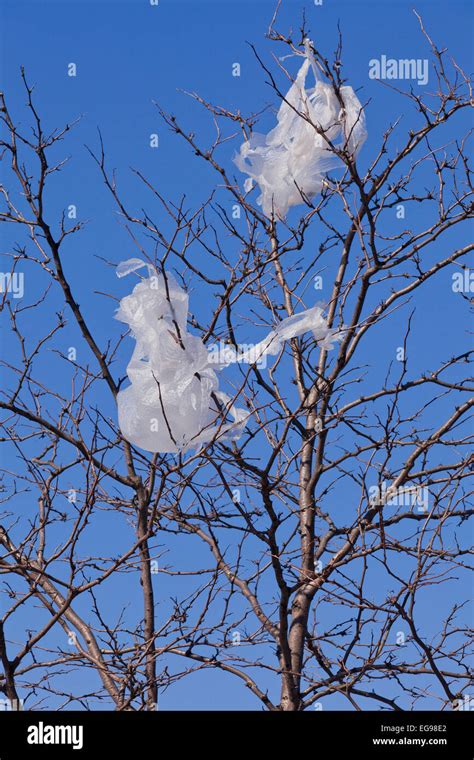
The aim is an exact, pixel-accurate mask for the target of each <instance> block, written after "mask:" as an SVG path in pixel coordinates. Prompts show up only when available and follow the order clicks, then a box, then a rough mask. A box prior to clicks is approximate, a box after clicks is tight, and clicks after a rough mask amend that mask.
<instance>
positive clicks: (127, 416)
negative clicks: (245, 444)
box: [116, 259, 340, 453]
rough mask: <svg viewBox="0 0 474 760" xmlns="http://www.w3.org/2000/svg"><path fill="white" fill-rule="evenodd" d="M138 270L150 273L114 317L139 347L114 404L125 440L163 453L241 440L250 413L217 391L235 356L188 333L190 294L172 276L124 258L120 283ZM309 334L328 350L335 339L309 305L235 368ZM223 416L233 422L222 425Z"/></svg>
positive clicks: (317, 310) (317, 311)
mask: <svg viewBox="0 0 474 760" xmlns="http://www.w3.org/2000/svg"><path fill="white" fill-rule="evenodd" d="M143 266H148V277H145V278H143V279H141V280H140V282H139V283H138V284H137V285H135V287H134V289H133V291H132V293H130V294H129V295H127V296H125V297H124V298H122V300H121V301H120V306H119V309H118V311H117V314H116V318H117V319H119V320H120V321H122V322H125V323H126V324H127V325H129V327H130V330H131V333H132V336H133V337H134V338H135V341H136V345H135V349H134V351H133V354H132V358H131V360H130V362H129V364H128V367H127V375H128V378H129V380H130V383H131V384H130V385H129V386H128V387H127V388H125V389H124V390H120V391H119V393H118V397H117V404H118V419H119V426H120V430H121V431H122V434H123V436H124V438H125V439H126V440H128V441H129V442H130V443H132V444H134V445H135V446H139V447H140V448H142V449H145V450H146V451H152V452H160V453H176V452H181V451H186V450H189V449H197V448H199V447H200V446H201V445H202V444H205V443H209V442H210V441H213V440H219V441H223V440H232V439H234V440H235V439H237V438H239V436H240V435H241V434H242V432H243V429H244V427H245V425H246V424H247V422H248V419H249V416H250V413H249V412H248V411H247V410H245V409H241V408H238V407H236V406H235V405H234V404H233V401H232V399H231V398H230V397H229V396H228V395H227V394H225V393H223V392H222V391H220V390H219V381H218V376H217V372H218V371H220V370H222V369H223V368H224V367H226V366H228V365H229V364H231V363H232V362H233V361H236V360H237V359H236V357H235V356H232V354H230V355H229V352H228V351H222V352H220V351H216V350H215V347H210V348H209V349H208V348H207V347H206V346H205V345H204V343H203V341H202V340H201V339H200V338H199V337H197V336H196V335H192V334H191V333H190V332H188V329H187V321H188V295H187V293H186V292H185V291H184V290H183V289H182V288H180V287H179V285H178V283H177V282H176V280H175V278H174V277H173V275H172V274H171V273H163V274H160V273H158V272H157V271H156V270H155V269H154V268H153V267H152V266H150V265H145V263H144V262H143V261H141V260H140V259H129V260H128V261H124V262H122V263H121V264H120V265H119V266H118V268H117V275H118V276H119V277H124V276H125V275H127V274H129V273H130V272H134V271H136V270H137V269H140V268H141V267H143ZM309 330H311V331H312V332H313V334H314V336H315V338H316V340H317V341H318V342H319V345H320V346H321V347H323V348H325V349H330V348H332V343H333V341H335V340H338V339H339V338H340V334H339V333H337V332H336V331H335V330H331V329H330V328H329V327H328V325H327V322H326V320H325V319H324V317H323V308H322V307H321V306H314V307H312V308H311V309H307V310H305V311H303V312H301V313H300V314H295V315H293V316H291V317H288V318H287V319H284V320H283V321H282V322H280V323H279V324H278V326H277V327H276V328H275V329H274V330H272V331H271V332H270V333H269V334H268V335H267V336H266V338H264V340H262V341H261V342H260V343H257V344H256V345H255V346H253V348H252V349H251V350H248V351H247V352H245V353H243V354H240V355H239V358H238V361H240V362H245V363H248V364H252V363H255V362H256V361H258V360H259V359H261V358H262V357H263V356H268V355H270V356H275V355H277V354H278V352H279V351H280V350H281V348H282V345H283V342H284V341H286V340H289V339H290V338H294V337H296V336H298V335H302V334H303V333H305V332H307V331H309ZM228 417H230V418H232V421H230V422H226V419H227V418H228Z"/></svg>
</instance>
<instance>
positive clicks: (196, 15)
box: [0, 0, 472, 709]
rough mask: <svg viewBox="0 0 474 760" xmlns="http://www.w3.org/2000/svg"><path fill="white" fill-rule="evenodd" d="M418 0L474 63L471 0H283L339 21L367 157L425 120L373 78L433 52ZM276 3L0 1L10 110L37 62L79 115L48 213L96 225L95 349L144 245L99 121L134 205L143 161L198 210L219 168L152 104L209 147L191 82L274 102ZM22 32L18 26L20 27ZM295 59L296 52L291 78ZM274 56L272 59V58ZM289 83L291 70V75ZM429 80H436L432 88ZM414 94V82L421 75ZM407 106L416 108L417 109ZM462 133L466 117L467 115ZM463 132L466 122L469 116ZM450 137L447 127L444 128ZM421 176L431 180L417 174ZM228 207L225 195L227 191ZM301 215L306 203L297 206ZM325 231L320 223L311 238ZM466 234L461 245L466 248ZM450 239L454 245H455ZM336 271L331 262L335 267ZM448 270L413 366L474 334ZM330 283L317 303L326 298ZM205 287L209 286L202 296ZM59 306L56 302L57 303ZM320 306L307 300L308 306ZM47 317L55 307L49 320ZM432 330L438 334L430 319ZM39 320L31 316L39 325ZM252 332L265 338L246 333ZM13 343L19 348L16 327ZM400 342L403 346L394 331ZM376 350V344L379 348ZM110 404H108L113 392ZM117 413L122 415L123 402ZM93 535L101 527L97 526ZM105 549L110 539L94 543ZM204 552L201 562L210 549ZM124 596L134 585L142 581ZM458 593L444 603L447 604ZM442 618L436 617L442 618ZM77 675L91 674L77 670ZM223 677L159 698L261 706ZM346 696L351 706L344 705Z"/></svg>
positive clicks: (88, 303) (53, 95)
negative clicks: (393, 128)
mask: <svg viewBox="0 0 474 760" xmlns="http://www.w3.org/2000/svg"><path fill="white" fill-rule="evenodd" d="M413 6H415V7H416V8H417V10H418V11H419V12H420V14H421V15H422V16H423V19H424V22H425V24H426V26H427V29H428V30H429V32H430V34H431V35H432V37H433V38H434V39H435V40H436V41H437V43H438V44H439V45H440V46H442V47H448V48H449V49H450V51H452V53H453V55H454V56H455V57H456V60H457V61H458V63H459V64H460V65H461V66H463V67H464V68H465V69H466V70H467V71H470V70H472V56H470V54H469V51H470V49H471V29H472V9H471V7H470V3H468V2H465V3H464V2H457V1H456V2H450V3H449V4H448V3H446V2H427V1H425V2H418V3H412V2H405V1H404V0H400V1H399V2H375V1H374V2H335V1H332V0H325V1H324V2H323V5H322V6H315V4H314V3H313V2H310V1H309V0H307V1H306V2H304V1H303V0H286V2H284V3H283V5H282V8H281V11H280V14H279V23H278V28H279V29H281V30H283V31H286V30H287V29H288V28H289V27H291V26H292V27H293V28H295V29H297V28H298V27H299V24H300V20H301V11H302V9H303V8H304V9H305V11H306V18H307V22H308V27H309V29H310V34H311V37H312V39H313V40H314V42H315V44H316V46H317V47H319V48H320V49H322V50H323V51H324V52H325V53H326V54H327V55H331V54H332V52H333V50H334V48H335V46H336V42H337V24H338V22H340V26H341V30H342V33H343V40H344V53H343V60H344V71H345V75H346V77H347V78H348V83H349V84H350V85H351V86H353V87H354V89H356V90H357V92H358V95H359V98H360V100H361V101H362V102H366V101H370V102H369V104H368V106H367V109H366V113H367V123H368V131H369V139H368V141H367V143H366V145H365V146H364V149H363V151H362V153H361V157H360V163H361V164H362V165H365V164H366V163H368V162H369V161H370V158H371V157H373V156H374V155H375V153H376V149H377V145H378V140H379V139H380V136H381V134H382V133H383V131H384V130H385V129H386V127H387V125H388V123H389V122H390V121H392V120H394V119H395V118H397V117H398V116H400V115H401V116H402V134H403V129H404V125H405V124H406V125H407V127H406V130H408V128H409V127H411V126H412V125H413V123H412V122H410V118H413V115H412V114H410V113H409V112H408V109H407V107H406V103H405V101H404V100H402V99H401V98H399V97H397V96H396V94H394V93H393V92H392V91H390V90H389V89H388V88H386V87H384V86H383V85H382V84H381V83H380V82H374V81H373V80H371V79H369V76H368V68H369V61H370V59H372V58H379V57H380V56H381V55H386V56H388V57H394V58H425V57H428V55H429V50H428V48H427V47H426V42H425V41H424V39H423V38H422V36H421V34H420V30H419V24H418V21H417V19H416V17H415V16H414V14H413V12H412V8H413ZM274 8H275V3H274V2H269V1H268V0H260V1H256V0H253V1H252V0H240V2H233V1H228V0H221V2H217V0H216V1H215V2H211V1H209V0H201V1H200V2H184V1H183V0H160V2H159V5H158V6H151V5H150V4H149V2H148V0H134V2H126V1H125V0H107V1H106V0H103V1H102V2H98V1H95V2H78V1H76V0H72V1H71V2H66V1H63V2H39V1H38V2H23V0H15V2H9V0H3V2H2V3H1V4H0V23H1V30H2V31H1V34H0V39H1V60H0V71H1V81H2V89H4V91H5V93H6V96H7V100H8V104H9V107H10V109H11V111H12V113H13V115H14V116H15V117H16V118H17V119H18V120H19V121H24V120H25V118H26V113H25V110H24V100H25V98H24V92H23V90H22V89H21V86H20V76H19V69H20V66H24V67H25V71H26V75H27V78H28V81H29V82H30V83H31V84H34V85H35V97H36V102H37V104H38V105H39V108H40V111H41V113H42V115H44V119H45V125H46V127H48V126H49V128H53V127H56V126H60V125H63V124H64V123H65V122H67V121H72V120H73V119H75V118H76V117H77V116H79V115H82V119H81V121H80V123H79V124H78V125H77V126H76V127H75V128H74V130H73V131H72V132H71V134H70V135H68V136H67V141H65V143H64V145H63V146H61V148H60V149H59V150H58V152H57V155H58V156H59V155H70V156H71V159H70V162H69V163H68V165H67V166H66V167H65V169H64V171H63V172H61V174H60V175H58V176H56V177H54V178H53V179H52V181H51V185H50V189H49V194H48V198H47V212H48V214H49V216H50V218H52V219H55V218H56V219H57V218H58V214H59V213H60V212H61V210H63V209H64V208H66V207H67V206H69V205H70V204H74V205H76V206H77V209H78V218H79V219H81V220H88V225H87V226H86V228H85V229H84V230H83V232H81V233H80V235H78V236H77V237H74V238H73V239H71V241H70V243H69V246H68V249H67V258H66V260H65V267H66V270H67V272H68V275H69V278H70V280H71V281H72V282H74V291H75V294H76V297H77V300H78V301H79V302H80V303H81V305H82V307H83V309H84V313H85V315H86V317H88V319H89V320H90V322H91V324H92V325H93V329H94V334H95V336H96V339H97V341H98V343H99V344H102V345H104V344H105V343H106V341H107V339H108V338H109V337H110V335H113V336H114V337H116V336H117V335H118V334H119V332H120V330H121V326H120V325H118V324H117V323H116V322H114V320H113V312H114V302H113V301H111V300H110V299H108V298H104V297H103V296H102V295H100V293H101V292H102V293H104V292H106V293H110V294H112V295H113V296H115V297H120V296H122V295H123V294H125V293H126V292H127V291H128V290H129V288H130V285H131V283H130V281H127V280H125V281H121V282H119V281H118V280H117V279H116V278H115V275H114V273H113V270H112V269H110V268H109V267H107V266H106V265H105V264H104V263H103V261H102V260H101V258H99V257H103V258H105V259H107V260H109V261H113V262H116V263H118V262H119V261H121V260H123V259H126V258H129V257H130V256H131V255H136V251H135V250H134V249H133V247H132V246H131V244H130V240H129V238H128V237H127V234H126V232H125V231H124V229H123V226H122V225H121V224H120V223H119V220H118V218H117V214H116V210H115V207H114V205H113V202H112V200H111V198H110V196H109V195H108V192H107V190H106V188H105V187H104V186H103V184H102V182H101V179H100V177H99V175H98V172H97V168H96V167H95V165H94V163H93V161H92V160H91V158H90V156H89V154H88V152H87V150H86V148H85V145H89V146H90V147H92V148H95V149H97V146H98V138H97V129H98V128H100V130H101V133H102V136H103V139H104V144H105V147H106V152H107V158H108V164H109V166H110V167H116V169H117V178H118V183H119V188H121V189H123V193H124V196H125V197H126V198H127V200H128V201H129V205H130V206H131V207H132V208H133V209H136V210H139V209H140V208H141V207H142V206H146V207H147V208H150V207H151V205H150V204H151V201H150V196H149V194H148V193H147V192H146V191H145V190H144V188H143V187H142V185H141V184H140V183H139V182H138V181H137V179H136V178H134V177H133V176H132V175H131V173H130V167H136V168H139V169H141V170H142V171H143V172H144V174H145V175H147V176H148V177H150V178H151V179H152V180H153V181H154V182H155V183H156V184H157V186H159V188H160V192H161V193H162V194H163V195H164V196H165V197H170V198H172V199H173V200H175V201H178V200H179V198H180V196H181V195H182V193H183V192H185V193H186V196H187V198H188V200H189V206H192V205H193V204H198V203H199V202H200V201H203V200H204V199H205V198H206V197H207V196H208V194H209V192H210V191H211V190H213V189H214V188H215V182H216V181H215V177H214V175H213V174H211V172H210V171H209V170H208V168H207V167H205V166H202V165H201V164H200V162H199V161H198V160H197V159H196V158H195V157H194V156H193V155H192V152H191V151H189V149H188V148H187V146H185V145H184V144H183V143H182V142H180V141H179V139H178V138H177V137H176V136H174V135H173V134H172V133H171V132H170V131H169V130H168V129H167V128H166V127H165V125H164V124H163V123H162V122H161V120H160V118H159V114H158V112H157V109H156V107H155V106H154V104H153V101H157V102H158V103H159V104H160V105H161V106H162V107H163V108H164V109H165V110H167V111H170V112H172V113H174V114H175V115H176V116H177V117H178V121H180V122H181V123H182V124H183V126H185V127H186V128H187V129H189V130H192V131H194V132H195V133H196V134H197V135H198V136H199V137H201V138H202V140H203V142H204V143H206V142H209V141H210V139H211V138H212V123H211V122H210V120H209V118H208V116H207V114H206V113H205V112H204V110H203V109H202V108H200V107H199V106H198V105H197V104H195V103H194V102H193V101H192V100H191V99H190V98H189V97H187V96H186V95H184V94H183V93H182V92H180V90H187V91H195V92H198V93H199V94H200V95H201V96H202V97H203V98H204V99H206V100H209V101H211V102H213V103H217V104H219V105H222V106H224V107H227V108H229V109H231V110H233V109H237V108H239V109H240V110H241V111H242V112H243V113H249V112H252V111H257V110H260V109H261V108H262V107H263V106H265V105H269V106H271V107H272V108H275V107H276V106H277V103H276V102H275V97H274V95H273V93H272V91H271V89H270V88H269V87H268V85H267V84H266V83H265V76H264V74H263V72H262V71H261V70H260V68H259V65H258V63H257V61H256V59H255V56H254V55H253V53H252V50H251V49H250V47H249V45H248V44H247V43H252V44H255V46H256V47H257V49H258V51H259V54H261V55H262V57H263V58H264V59H265V61H266V62H267V63H271V60H272V59H271V54H272V53H274V54H275V55H280V54H282V53H283V52H286V51H282V50H281V49H280V48H278V47H276V46H275V44H274V43H271V42H269V41H268V40H266V39H265V32H266V30H267V28H268V24H269V21H270V19H271V17H272V14H273V10H274ZM18 30H21V33H20V34H18ZM71 62H73V63H75V64H76V66H77V76H76V77H69V76H68V75H67V67H68V65H69V64H70V63H71ZM235 62H238V63H239V64H240V66H241V76H240V77H233V76H232V65H233V64H234V63H235ZM298 63H299V61H287V62H286V64H287V65H288V68H289V69H290V70H291V71H292V72H293V73H295V72H296V68H297V65H298ZM273 67H275V64H273ZM280 81H282V80H280ZM430 84H431V82H430V83H429V85H428V86H427V89H429V86H430ZM414 86H415V89H416V87H417V85H414ZM405 111H406V112H405ZM273 119H274V115H273V112H272V110H271V109H269V110H268V111H266V112H265V114H264V116H263V117H262V121H261V123H260V125H259V130H260V131H267V129H269V128H270V127H271V126H272V124H273ZM463 126H464V131H466V128H467V126H468V119H467V117H465V120H464V125H463ZM458 127H459V128H460V129H461V127H462V125H458ZM152 133H157V134H158V136H159V148H158V149H152V148H151V147H150V145H149V139H150V135H151V134H152ZM454 135H455V131H454V132H450V131H449V130H447V131H446V134H445V137H446V138H447V139H449V138H451V137H453V136H454ZM239 145H240V139H239V138H237V140H234V141H232V142H231V143H227V144H226V147H225V148H223V149H222V151H221V153H220V158H221V161H222V163H223V164H224V165H226V166H227V167H228V168H229V171H230V173H234V174H235V176H236V177H238V179H239V181H240V182H242V183H243V181H244V179H245V178H244V177H243V176H241V175H239V173H238V171H237V170H236V169H235V170H234V171H232V170H231V168H230V167H231V166H232V164H231V161H232V157H233V154H234V153H235V151H236V150H237V149H238V147H239ZM419 182H420V185H421V186H423V177H421V178H420V180H419ZM225 202H226V203H228V204H230V201H229V199H227V200H226V201H225ZM295 213H296V212H295ZM413 214H414V216H413V218H411V219H409V220H407V221H406V224H407V225H408V226H409V227H410V228H413V229H416V228H417V226H418V225H422V224H423V222H424V221H426V219H427V218H428V216H427V215H429V211H425V210H424V209H418V208H417V209H415V210H414V211H413ZM313 234H314V235H315V237H314V238H313V240H314V241H317V232H315V233H313ZM3 235H4V239H3V240H2V243H3V245H2V248H3V249H4V250H8V248H9V246H11V245H12V242H13V240H12V239H11V238H7V235H6V233H5V232H4V231H3ZM459 241H460V239H458V238H457V233H454V234H453V235H452V236H451V243H452V244H453V245H455V244H457V243H458V242H459ZM443 245H445V243H444V242H443ZM330 271H331V267H330V266H329V272H330ZM450 276H451V275H450V274H445V275H444V279H442V278H440V281H439V282H437V283H436V284H435V285H434V287H433V289H432V290H431V291H430V293H429V295H427V296H426V297H425V296H423V300H422V303H421V305H420V308H421V314H420V317H419V319H418V320H417V321H416V323H415V325H414V329H413V338H412V340H413V342H414V351H413V354H412V369H413V372H414V373H415V372H416V371H417V370H420V369H424V368H425V367H427V366H430V365H431V363H433V362H436V360H437V358H439V357H440V356H444V357H445V358H446V356H447V355H451V354H452V353H454V352H455V351H456V350H458V349H460V350H461V349H462V347H463V346H464V344H465V331H464V329H459V328H455V325H456V324H457V323H459V320H460V319H462V316H461V315H462V314H464V311H463V310H462V308H461V304H460V303H459V299H458V298H456V297H455V296H454V294H453V293H452V290H451V287H450ZM188 286H189V289H190V292H191V294H192V296H193V298H194V300H193V308H194V309H195V310H196V311H198V312H199V313H200V314H202V315H203V317H205V316H206V314H207V315H209V313H212V303H210V304H209V303H204V302H201V301H200V293H199V290H198V284H197V283H195V282H194V281H193V279H192V277H190V278H189V279H188ZM40 288H41V283H40V282H39V281H35V280H34V279H33V277H32V278H31V279H30V280H28V297H29V298H33V296H34V293H35V291H36V289H38V292H39V290H40ZM324 296H325V293H324V292H322V293H318V294H317V298H316V300H319V299H320V298H323V299H324ZM201 297H202V296H201ZM58 303H59V302H58ZM310 305H311V302H309V301H308V303H307V306H310ZM42 319H43V317H39V321H38V322H37V323H36V324H35V326H34V328H35V329H37V330H39V331H41V329H42V328H43V327H44V326H45V325H46V324H47V321H45V322H42V321H41V320H42ZM44 319H45V320H46V317H44ZM427 324H429V325H430V329H429V330H428V331H427V330H426V326H427ZM69 325H70V326H68V328H67V330H66V331H65V332H64V334H63V335H62V336H61V340H62V345H61V346H59V348H60V349H61V350H63V351H65V350H67V347H68V346H69V345H71V344H74V341H76V339H77V334H76V333H75V331H74V326H73V325H72V320H70V323H69ZM32 329H33V327H32ZM242 329H243V332H242V342H245V341H248V340H253V339H254V338H255V339H259V338H260V337H262V333H261V332H260V333H259V334H258V335H252V336H249V335H248V334H245V330H246V329H248V325H247V326H246V325H245V323H243V328H242ZM402 335H403V322H402V321H400V322H399V323H397V321H396V320H393V321H392V322H391V323H390V324H389V325H387V328H386V332H385V333H384V336H383V338H382V337H380V339H379V340H378V343H376V345H375V348H374V346H372V348H371V351H372V352H373V351H374V350H375V351H376V352H377V356H378V363H376V364H375V366H374V367H373V373H375V374H377V373H379V374H380V377H383V375H384V374H385V370H386V363H387V361H388V360H389V358H390V356H392V355H393V351H394V346H397V345H399V344H400V340H401V339H402ZM4 340H5V344H4V346H5V347H6V350H8V346H9V344H8V337H6V338H5V339H4ZM397 341H398V342H397ZM131 347H132V344H131V342H130V341H128V342H126V343H125V344H124V347H123V352H122V354H121V355H120V356H119V358H118V365H119V368H117V369H115V372H116V374H119V373H120V374H123V372H124V368H125V365H126V362H127V359H128V357H129V353H128V352H130V351H131ZM372 358H373V354H372ZM48 361H49V360H47V361H45V363H44V365H40V366H41V369H42V371H43V372H44V373H45V375H48V372H49V373H51V371H52V370H51V369H50V368H48ZM61 373H62V374H59V375H58V377H57V382H58V383H60V384H61V385H63V384H64V387H66V386H67V384H68V382H69V381H70V378H69V377H68V376H67V374H65V373H64V371H63V370H61ZM107 403H108V402H107ZM107 412H108V413H109V414H110V415H111V416H112V415H113V414H114V409H113V408H111V407H110V406H109V407H108V408H107ZM100 519H102V520H103V521H104V522H103V525H104V529H105V528H107V530H109V531H110V524H111V523H110V522H109V521H110V520H112V521H113V519H114V518H113V517H111V516H110V514H109V513H107V515H106V516H103V517H101V518H100ZM116 535H117V542H121V541H124V542H125V543H126V541H127V538H128V535H127V534H126V533H125V532H124V528H123V525H122V524H121V523H118V524H117V534H116ZM90 540H91V545H93V543H94V540H96V539H94V537H93V536H91V537H90ZM97 547H98V548H99V547H100V542H99V541H97ZM199 556H200V555H199V552H198V550H196V556H195V558H194V559H195V561H196V562H197V561H198V559H199ZM127 582H129V583H130V588H129V589H126V588H123V589H122V592H123V593H125V594H131V595H133V589H134V581H132V580H130V581H127ZM120 596H121V593H120V591H119V590H118V589H117V598H116V599H115V598H109V601H108V604H109V605H110V610H112V609H113V608H114V605H116V606H117V609H118V608H119V607H120V604H121V601H122V599H121V598H120ZM447 601H448V599H446V602H447ZM430 604H432V601H431V600H430V599H427V602H426V610H425V614H427V615H429V609H430ZM436 622H437V621H436V620H435V619H433V621H432V623H433V625H435V626H436ZM77 677H78V679H81V675H78V676H77ZM221 679H222V676H221V675H216V674H213V673H206V674H205V675H199V676H196V677H193V678H191V679H190V680H189V681H186V682H185V683H184V684H183V686H177V687H176V688H175V689H174V690H171V691H170V692H169V693H167V694H165V695H164V696H163V702H162V705H161V706H162V707H163V708H165V709H166V708H168V709H169V708H187V707H193V706H196V704H197V703H198V704H199V706H201V707H206V708H212V707H214V708H218V707H223V708H232V707H240V708H248V709H252V708H255V707H256V706H257V704H256V701H255V700H254V699H253V698H252V697H251V695H250V694H248V693H247V692H246V690H244V689H242V688H241V687H240V685H237V684H236V683H235V682H234V681H233V680H232V679H231V678H227V680H226V681H225V682H224V683H225V688H223V687H222V685H221V687H220V689H218V690H217V689H215V688H214V686H215V685H216V684H217V683H218V682H219V683H221ZM334 704H335V705H336V706H338V705H339V703H338V702H337V700H336V702H335V703H334Z"/></svg>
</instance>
